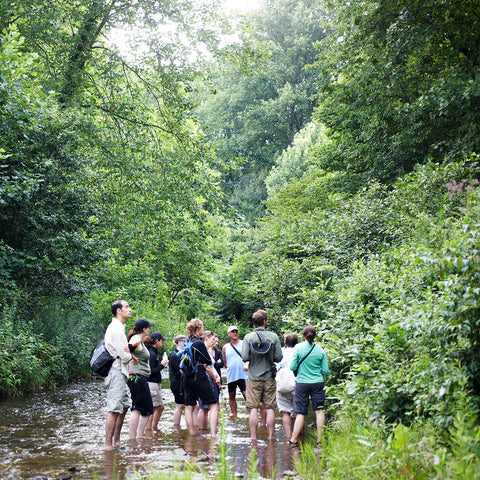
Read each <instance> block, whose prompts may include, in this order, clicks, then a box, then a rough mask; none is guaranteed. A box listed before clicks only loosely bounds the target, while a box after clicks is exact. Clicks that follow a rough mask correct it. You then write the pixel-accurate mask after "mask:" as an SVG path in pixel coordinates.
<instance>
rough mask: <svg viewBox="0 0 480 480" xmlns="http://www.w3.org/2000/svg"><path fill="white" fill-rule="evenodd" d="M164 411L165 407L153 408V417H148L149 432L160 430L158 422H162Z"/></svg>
mask: <svg viewBox="0 0 480 480" xmlns="http://www.w3.org/2000/svg"><path fill="white" fill-rule="evenodd" d="M163 410H165V407H164V406H163V405H159V406H158V407H153V415H150V416H149V417H148V421H147V427H146V428H147V430H157V429H158V422H159V421H160V417H161V416H162V413H163Z"/></svg>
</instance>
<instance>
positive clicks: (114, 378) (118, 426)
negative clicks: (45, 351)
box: [105, 300, 136, 450]
mask: <svg viewBox="0 0 480 480" xmlns="http://www.w3.org/2000/svg"><path fill="white" fill-rule="evenodd" d="M112 314H113V315H114V318H112V321H111V322H110V325H109V326H108V328H107V331H106V332H105V347H106V349H107V351H108V353H110V355H111V356H112V357H113V358H114V359H115V360H114V361H113V364H112V367H111V368H110V371H109V372H108V375H107V377H106V378H105V385H106V386H107V410H108V414H107V420H106V424H105V433H106V442H105V449H106V450H113V449H114V448H116V447H119V446H120V432H121V430H122V425H123V420H124V419H125V414H126V413H127V410H128V409H129V407H130V403H131V402H130V391H129V389H128V386H127V378H128V363H129V362H130V361H131V360H132V359H133V360H134V362H135V361H136V359H135V357H134V356H132V354H131V353H130V350H129V348H128V342H127V337H126V335H125V323H126V322H127V320H128V319H129V318H130V317H131V316H132V309H131V308H130V307H129V305H128V303H127V302H126V301H125V300H116V301H115V302H113V304H112Z"/></svg>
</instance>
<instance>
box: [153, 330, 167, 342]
mask: <svg viewBox="0 0 480 480" xmlns="http://www.w3.org/2000/svg"><path fill="white" fill-rule="evenodd" d="M150 338H151V339H152V341H154V342H155V341H156V340H166V338H165V337H164V336H163V335H162V334H161V333H160V332H152V333H151V334H150Z"/></svg>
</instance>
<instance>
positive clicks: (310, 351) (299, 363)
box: [297, 344, 315, 372]
mask: <svg viewBox="0 0 480 480" xmlns="http://www.w3.org/2000/svg"><path fill="white" fill-rule="evenodd" d="M314 348H315V344H313V345H312V348H311V349H310V350H309V351H308V353H307V354H306V355H305V356H304V357H303V358H302V359H301V360H300V361H299V362H298V365H297V372H298V369H299V368H300V365H301V364H302V362H303V361H304V360H305V359H306V358H307V357H308V356H309V355H310V354H311V353H312V350H313V349H314Z"/></svg>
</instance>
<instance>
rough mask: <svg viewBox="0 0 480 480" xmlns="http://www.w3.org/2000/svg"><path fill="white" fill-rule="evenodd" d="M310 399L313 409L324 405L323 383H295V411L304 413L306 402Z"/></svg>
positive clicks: (306, 409)
mask: <svg viewBox="0 0 480 480" xmlns="http://www.w3.org/2000/svg"><path fill="white" fill-rule="evenodd" d="M310 399H312V408H313V411H314V412H315V411H317V410H323V408H324V407H325V383H324V382H320V383H297V384H296V385H295V413H296V414H297V415H306V414H307V413H308V404H309V403H310Z"/></svg>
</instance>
